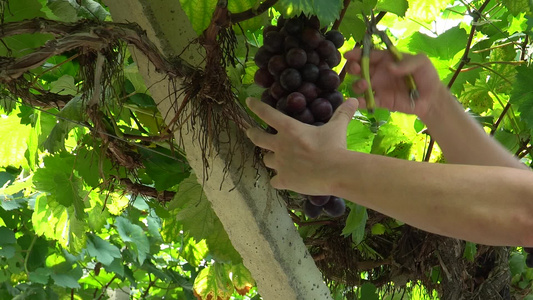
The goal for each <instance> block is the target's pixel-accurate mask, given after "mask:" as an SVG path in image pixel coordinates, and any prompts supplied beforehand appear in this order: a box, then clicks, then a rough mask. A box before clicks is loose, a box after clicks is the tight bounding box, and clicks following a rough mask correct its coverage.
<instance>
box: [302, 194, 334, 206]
mask: <svg viewBox="0 0 533 300" xmlns="http://www.w3.org/2000/svg"><path fill="white" fill-rule="evenodd" d="M330 198H331V196H308V197H307V199H308V200H309V202H311V204H313V205H315V206H324V205H325V204H326V203H328V201H329V199H330Z"/></svg>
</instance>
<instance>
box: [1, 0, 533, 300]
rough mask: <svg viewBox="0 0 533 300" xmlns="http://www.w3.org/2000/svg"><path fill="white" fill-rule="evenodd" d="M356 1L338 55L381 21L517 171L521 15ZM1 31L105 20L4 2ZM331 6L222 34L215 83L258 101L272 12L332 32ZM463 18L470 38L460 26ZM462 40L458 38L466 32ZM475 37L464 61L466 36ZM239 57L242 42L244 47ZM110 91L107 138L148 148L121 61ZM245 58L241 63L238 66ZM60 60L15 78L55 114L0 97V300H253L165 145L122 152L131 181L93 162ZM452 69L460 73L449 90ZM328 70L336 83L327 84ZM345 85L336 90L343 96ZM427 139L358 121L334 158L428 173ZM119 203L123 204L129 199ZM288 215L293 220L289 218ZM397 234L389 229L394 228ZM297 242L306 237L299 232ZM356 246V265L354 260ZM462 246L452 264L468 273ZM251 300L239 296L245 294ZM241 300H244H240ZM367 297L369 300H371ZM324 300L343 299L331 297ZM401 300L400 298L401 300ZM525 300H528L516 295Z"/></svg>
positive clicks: (300, 5) (246, 279)
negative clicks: (134, 186)
mask: <svg viewBox="0 0 533 300" xmlns="http://www.w3.org/2000/svg"><path fill="white" fill-rule="evenodd" d="M180 2H181V4H182V6H183V9H184V10H185V12H186V13H187V15H188V17H189V19H190V22H191V24H192V25H193V27H194V29H195V31H196V32H197V33H198V34H199V35H200V34H201V33H202V32H203V30H205V29H206V28H207V26H208V25H209V22H210V20H211V15H212V12H213V11H214V8H215V6H216V3H217V1H215V0H201V1H193V0H181V1H180ZM483 2H485V1H479V0H475V1H453V0H439V1H429V0H409V1H407V0H399V1H396V0H379V1H377V0H374V1H372V0H354V1H351V3H350V5H349V7H348V9H347V10H346V15H345V17H344V19H343V21H342V23H341V25H340V30H341V31H342V32H343V33H344V34H345V36H346V37H347V39H348V40H347V42H346V43H345V45H344V46H343V48H342V49H341V50H342V51H341V52H345V51H348V50H350V49H351V48H353V47H354V46H355V45H356V43H357V42H359V41H360V40H361V39H362V36H363V34H364V30H365V29H364V23H363V21H362V13H363V12H364V13H369V12H370V10H371V9H374V10H375V11H376V12H379V11H384V12H386V14H385V16H384V18H383V19H382V20H381V22H380V23H379V25H380V28H382V29H387V32H388V34H389V36H391V38H392V39H393V41H394V42H395V43H396V44H397V46H398V48H399V49H400V50H402V51H404V52H409V53H418V52H424V53H426V54H427V55H428V56H429V57H430V59H431V60H432V62H433V63H434V64H435V66H436V68H437V70H438V72H439V75H440V77H441V79H442V81H443V82H444V83H445V84H450V83H451V84H450V90H451V91H452V92H453V93H454V94H455V95H456V96H457V98H458V99H459V101H461V103H463V105H464V107H465V109H467V110H468V112H469V113H471V114H472V115H473V116H474V117H475V118H477V119H478V120H479V121H480V122H481V123H482V124H483V125H484V126H485V129H486V131H487V133H488V134H492V135H494V137H495V138H496V139H497V140H498V141H500V142H501V143H502V144H503V145H505V146H506V147H507V148H508V149H509V150H510V151H511V152H513V153H515V154H516V155H517V156H519V157H520V158H521V159H522V160H523V162H524V163H526V164H528V165H531V159H532V156H531V150H532V147H531V134H532V130H533V89H532V88H531V86H532V85H531V83H532V82H533V68H532V67H531V66H530V64H529V62H530V61H529V60H530V54H531V53H530V52H531V48H530V44H531V43H530V37H531V33H532V32H531V28H532V25H533V20H532V15H531V12H532V6H531V2H530V1H527V0H523V1H510V0H501V1H500V0H492V1H489V2H488V6H487V7H486V8H485V9H484V11H483V12H482V14H481V15H480V16H478V15H476V8H479V7H480V6H481V5H482V4H483ZM1 3H2V5H6V6H7V7H8V8H6V9H5V12H4V22H6V23H9V22H16V21H20V20H24V19H32V18H37V17H40V18H47V19H51V20H61V21H67V22H77V21H80V20H83V19H86V18H88V19H96V20H100V21H110V20H111V16H110V15H109V13H108V12H107V10H106V8H105V7H104V6H102V5H101V4H100V3H99V2H97V1H93V0H82V1H74V0H11V1H7V0H2V2H1ZM257 5H258V1H255V0H239V1H229V9H230V11H231V12H233V13H236V12H241V11H244V10H247V9H250V8H254V7H256V6H257ZM342 8H343V1H341V0H334V1H329V0H328V1H326V0H321V1H318V0H315V1H310V0H280V1H278V3H277V4H276V5H275V7H274V8H272V9H270V10H269V11H268V12H267V13H264V14H262V15H260V16H258V17H255V18H253V19H250V20H247V21H245V22H243V23H242V24H241V27H240V28H235V31H236V34H237V38H238V41H239V45H238V48H237V49H236V53H237V58H238V60H239V62H240V64H238V65H236V66H234V67H229V68H228V76H229V77H230V79H231V81H232V84H233V85H234V87H235V90H236V91H237V94H238V97H239V99H240V100H243V99H245V98H246V97H248V96H254V97H258V96H259V95H260V93H261V89H259V88H258V87H257V86H256V85H254V84H253V74H254V72H255V71H256V66H255V65H254V63H253V61H251V57H253V54H254V53H255V51H256V50H257V48H258V46H260V44H261V42H262V28H263V26H265V25H268V24H275V23H276V19H277V17H278V16H279V14H280V13H282V14H284V15H286V16H293V15H298V14H300V13H302V12H303V13H305V14H313V15H317V16H318V17H319V19H320V20H321V21H322V24H331V23H333V22H334V21H335V20H336V19H337V18H338V17H339V13H340V11H341V9H342ZM473 20H475V24H474V22H473ZM473 25H476V26H477V28H476V30H474V31H472V26H473ZM470 32H473V35H472V43H471V46H470V48H469V55H468V59H466V60H465V59H463V55H464V52H465V50H467V48H466V47H467V41H468V40H469V34H470ZM52 38H53V37H52V36H51V35H47V34H31V35H27V34H23V35H16V36H11V37H7V38H4V39H3V42H4V43H5V45H6V46H7V47H9V51H8V49H7V48H6V47H4V46H2V47H0V55H2V56H12V57H21V56H23V55H26V54H28V53H31V52H32V50H33V49H35V48H37V47H40V46H41V45H43V44H44V43H45V42H46V41H48V40H50V39H52ZM245 44H248V45H247V47H245ZM124 53H125V55H126V57H125V59H124V61H123V64H124V65H123V67H124V76H123V81H119V82H115V83H114V84H115V85H120V86H114V89H115V91H118V94H117V95H115V96H114V97H110V98H109V99H108V101H109V102H108V103H107V107H106V110H107V111H106V115H107V120H108V121H109V128H110V132H111V133H112V135H114V136H117V137H123V136H124V134H130V135H139V136H157V135H158V134H159V133H160V132H159V130H160V129H161V128H160V124H162V117H161V115H160V114H159V112H158V111H157V109H156V105H155V102H154V100H153V99H152V98H151V97H150V94H149V91H148V89H147V87H146V86H144V83H143V82H142V78H141V77H140V75H139V74H138V72H137V67H136V65H135V62H134V61H133V59H132V57H131V55H130V54H129V53H128V52H127V51H125V52H124ZM247 54H248V56H247ZM73 55H74V54H72V53H64V54H60V55H57V56H54V57H53V58H51V59H49V60H48V61H47V62H46V64H45V65H43V66H40V67H38V68H37V69H35V70H32V72H31V73H29V74H27V76H29V79H30V80H33V81H34V82H35V83H37V85H39V87H40V88H42V89H43V90H48V91H51V92H55V93H57V94H60V95H69V96H71V97H72V99H71V100H70V101H69V102H68V104H67V105H65V106H64V107H61V108H59V109H58V108H51V109H46V110H39V109H35V108H32V107H29V106H27V105H25V104H23V101H22V100H21V99H20V98H17V97H16V95H15V97H13V96H10V95H9V93H8V92H7V91H2V92H1V93H2V97H1V98H0V107H1V109H0V110H1V117H0V141H2V142H1V143H0V201H1V202H0V283H1V284H0V298H1V299H65V298H70V299H106V298H107V297H108V295H107V290H108V289H109V290H112V289H126V290H128V291H129V293H131V295H132V296H131V297H132V298H133V299H141V298H143V299H144V298H146V299H163V298H165V299H195V296H194V293H193V290H194V291H195V292H196V294H197V295H198V297H200V299H207V298H208V297H209V296H210V295H211V296H220V297H221V298H222V299H229V298H232V299H245V298H246V299H249V298H255V299H258V298H259V296H258V295H257V293H256V291H255V288H254V285H255V284H254V281H253V279H252V278H251V275H250V274H249V272H248V271H247V270H246V268H245V267H244V266H243V265H242V259H241V257H240V255H239V254H238V253H237V252H236V251H235V249H234V248H233V247H232V245H231V242H230V240H229V238H228V236H227V234H226V232H225V231H224V229H223V228H222V225H221V223H220V221H219V220H218V218H217V216H216V215H215V213H214V212H213V210H212V209H211V207H210V203H209V202H208V201H207V199H206V198H205V195H204V194H203V191H202V188H201V185H200V184H199V183H198V181H197V180H196V176H195V174H194V173H193V172H192V171H191V169H190V167H189V166H188V163H187V160H186V157H185V154H184V153H180V152H179V151H172V150H174V149H176V148H175V146H176V145H173V146H174V147H171V146H170V145H168V144H167V143H163V142H157V141H153V142H149V143H145V142H129V143H128V144H129V145H130V150H131V151H133V152H135V153H136V155H137V157H138V159H139V161H140V162H141V163H142V167H141V168H139V169H137V170H135V171H132V170H129V169H126V168H124V167H121V166H117V165H115V164H114V163H113V162H112V161H111V160H109V158H108V157H107V156H106V155H105V153H104V152H103V151H101V149H102V147H103V146H104V145H102V144H101V140H99V139H98V138H96V136H95V135H92V134H91V133H90V132H89V130H88V127H87V126H86V123H85V122H86V120H87V117H86V115H85V111H84V110H85V108H84V106H83V99H84V98H83V97H82V95H81V94H80V93H81V92H82V91H84V88H83V87H84V84H85V78H84V77H83V76H82V74H81V72H80V62H79V61H78V60H76V59H72V57H73ZM461 61H464V63H465V65H464V67H463V68H462V70H461V71H460V72H459V73H458V74H459V75H458V76H457V78H456V79H454V81H453V82H452V81H451V80H452V78H453V76H454V73H455V71H456V70H457V68H458V66H459V64H460V63H461ZM342 65H343V64H342V63H341V65H340V66H339V67H338V68H337V69H336V70H337V71H341V69H342ZM355 79H356V78H353V77H350V76H348V77H346V79H345V81H344V83H343V85H342V87H341V88H342V91H343V93H344V94H345V95H346V96H358V95H355V94H353V92H352V91H351V89H350V85H351V83H352V82H353V81H354V80H355ZM429 142H430V139H429V136H428V135H426V134H425V132H424V124H422V123H421V122H420V121H419V120H417V119H416V117H414V116H407V115H403V114H399V113H390V112H388V111H385V110H378V111H377V113H376V114H375V115H374V116H369V115H367V114H366V112H364V111H362V112H359V113H358V115H357V118H356V119H355V120H354V121H353V122H352V123H351V124H350V126H349V128H348V147H349V148H350V149H352V150H354V151H362V152H367V153H374V154H379V155H387V156H393V157H398V158H401V159H410V160H417V161H422V160H424V158H425V157H428V158H429V160H430V161H432V162H441V161H442V157H441V153H440V151H439V150H438V148H437V149H435V150H433V151H432V152H431V153H428V145H429ZM124 178H126V179H130V180H131V181H132V182H135V183H138V184H141V185H143V186H146V187H151V188H153V189H155V190H156V191H157V192H159V193H164V192H171V193H172V195H174V197H173V198H172V200H170V201H163V200H161V199H162V198H161V199H158V198H150V197H144V196H143V195H142V194H138V193H131V190H128V189H127V188H126V187H125V186H124V184H123V182H122V181H121V180H119V179H124ZM128 191H129V192H128ZM295 214H296V215H297V216H298V217H300V218H301V219H302V220H304V219H305V217H304V216H303V215H302V214H301V212H299V211H295ZM367 220H368V213H367V211H366V209H365V208H364V207H360V206H357V205H354V204H350V212H349V215H348V216H347V219H346V224H345V227H344V230H343V231H342V235H343V236H345V237H347V238H351V239H352V240H353V241H354V243H355V244H356V245H364V241H365V238H366V237H368V235H380V234H383V233H384V232H385V231H386V230H387V228H388V227H387V226H385V225H384V224H374V225H373V226H372V228H367V226H366V222H367ZM396 225H397V226H401V224H396ZM300 231H301V234H302V237H303V238H305V237H306V236H307V235H309V236H310V235H312V234H313V231H312V230H311V231H306V230H303V229H300ZM361 249H363V248H361V247H359V248H357V249H354V251H362V250H361ZM475 253H476V245H474V244H469V246H468V247H467V251H465V257H466V258H467V259H473V257H474V256H475ZM524 261H525V253H524V252H522V250H521V249H520V248H517V249H513V251H512V253H511V257H510V269H511V272H512V275H513V278H512V284H513V285H512V288H513V290H512V293H513V295H527V294H529V293H530V291H531V290H532V288H533V285H532V280H533V271H532V270H531V269H528V268H527V267H525V264H524ZM250 288H251V290H250V291H248V290H249V289H250ZM405 291H406V293H407V294H404V295H406V299H416V297H418V298H428V299H429V298H433V297H436V296H435V295H434V293H433V292H430V291H426V290H425V289H423V288H419V287H418V286H417V285H416V283H411V284H409V285H407V287H405ZM238 292H241V294H247V296H241V295H239V293H238ZM358 293H359V296H360V297H361V299H378V297H381V298H383V299H399V298H398V297H393V296H392V295H390V294H387V293H386V292H384V291H379V290H377V289H376V287H375V286H374V285H372V284H365V285H363V286H362V287H361V288H360V290H359V291H358ZM378 295H379V296H378ZM334 297H335V299H343V298H344V297H345V294H344V291H343V290H342V288H341V289H337V290H336V292H335V293H334ZM407 297H409V298H407ZM524 299H533V297H532V296H525V298H524Z"/></svg>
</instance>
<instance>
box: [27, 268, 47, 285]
mask: <svg viewBox="0 0 533 300" xmlns="http://www.w3.org/2000/svg"><path fill="white" fill-rule="evenodd" d="M50 275H52V270H51V269H49V268H38V269H36V270H35V271H33V272H31V273H30V280H31V281H32V282H35V283H40V284H43V285H45V284H47V283H48V279H49V278H50Z"/></svg>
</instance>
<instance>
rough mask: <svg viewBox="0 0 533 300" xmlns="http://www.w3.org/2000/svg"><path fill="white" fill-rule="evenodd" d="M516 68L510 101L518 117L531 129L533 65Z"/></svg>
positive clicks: (532, 118)
mask: <svg viewBox="0 0 533 300" xmlns="http://www.w3.org/2000/svg"><path fill="white" fill-rule="evenodd" d="M516 70H517V74H516V80H515V82H514V85H513V90H512V92H511V99H510V101H511V103H512V104H514V105H516V106H517V107H518V111H519V112H520V118H521V119H522V120H523V121H525V122H526V125H527V126H528V128H529V129H530V130H533V86H532V85H531V83H532V82H533V66H520V67H518V68H516Z"/></svg>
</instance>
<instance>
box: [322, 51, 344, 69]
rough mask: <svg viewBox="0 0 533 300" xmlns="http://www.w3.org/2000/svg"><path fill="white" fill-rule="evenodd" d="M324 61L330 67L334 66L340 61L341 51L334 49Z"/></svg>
mask: <svg viewBox="0 0 533 300" xmlns="http://www.w3.org/2000/svg"><path fill="white" fill-rule="evenodd" d="M324 61H325V62H326V63H327V64H328V66H329V67H330V68H335V67H336V66H338V65H339V64H340V63H341V53H340V52H339V50H335V52H334V53H333V54H331V55H330V56H328V57H326V58H325V59H324Z"/></svg>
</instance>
